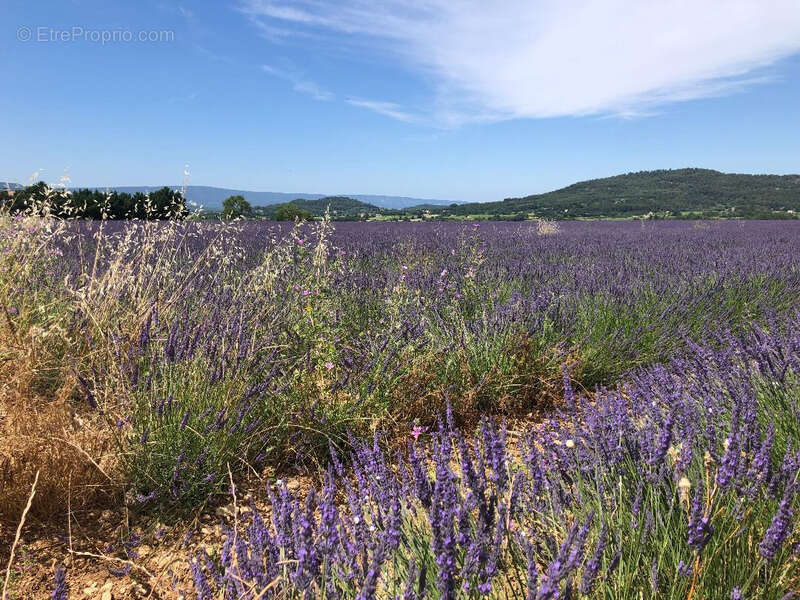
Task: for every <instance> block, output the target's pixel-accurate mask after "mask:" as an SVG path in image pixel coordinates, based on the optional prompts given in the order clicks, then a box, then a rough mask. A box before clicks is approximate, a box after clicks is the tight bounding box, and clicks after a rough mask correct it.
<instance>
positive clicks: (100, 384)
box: [0, 216, 800, 599]
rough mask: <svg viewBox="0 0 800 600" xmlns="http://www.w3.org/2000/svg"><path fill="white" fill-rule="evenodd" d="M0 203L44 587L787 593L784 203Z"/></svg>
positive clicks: (791, 504)
mask: <svg viewBox="0 0 800 600" xmlns="http://www.w3.org/2000/svg"><path fill="white" fill-rule="evenodd" d="M0 225H1V226H0V302H2V309H3V315H0V380H1V381H2V388H0V394H2V398H0V400H2V410H3V417H2V419H0V432H1V433H2V434H3V439H4V443H3V447H2V448H0V486H2V487H0V517H2V520H3V521H4V522H7V523H11V524H12V525H11V526H10V527H9V528H7V529H5V530H2V532H3V533H5V534H10V535H11V537H13V528H14V527H15V526H16V522H17V521H18V520H19V515H20V513H21V512H22V511H23V508H24V506H25V504H26V502H27V500H28V498H29V492H30V489H31V482H33V481H34V477H35V476H38V482H37V486H38V492H37V494H36V496H35V497H34V500H33V503H32V507H31V511H30V517H29V519H35V520H36V522H37V523H39V524H41V527H45V525H46V524H48V523H50V524H51V525H46V527H45V530H46V531H47V532H48V534H47V535H50V536H51V537H52V535H56V536H61V537H59V538H58V539H60V540H61V541H60V542H59V543H58V544H56V547H55V549H51V552H52V553H53V555H54V556H56V557H57V560H55V561H54V563H55V577H56V584H55V590H53V586H54V583H53V577H54V575H53V569H52V568H50V567H49V566H48V568H47V574H46V577H47V579H46V581H44V580H41V581H34V583H30V584H29V585H30V586H32V587H30V588H29V589H33V590H37V591H38V593H40V594H41V596H42V597H44V596H46V595H47V594H50V592H51V590H52V594H53V595H52V597H53V598H67V597H73V596H74V597H83V596H80V595H75V594H74V592H75V590H76V589H77V587H79V586H77V585H76V584H75V583H72V582H73V581H77V579H78V578H79V577H80V574H79V572H80V570H81V569H84V570H85V569H86V568H87V567H86V564H87V563H88V562H91V561H90V560H89V558H87V557H82V558H80V559H79V560H78V559H77V555H76V554H75V550H74V548H73V546H72V544H73V541H72V537H71V536H72V532H71V531H70V532H67V531H65V529H66V523H72V520H71V519H72V517H68V518H67V517H65V516H64V514H65V511H69V512H70V514H72V513H73V512H74V513H75V515H77V516H76V517H75V522H76V523H77V522H78V520H79V519H80V518H84V519H85V520H86V519H89V517H81V515H84V516H85V515H91V514H93V513H92V511H96V510H109V511H111V512H112V513H113V514H119V515H123V514H124V515H125V516H124V518H123V517H122V516H121V517H120V519H119V520H120V522H123V521H124V526H121V529H119V531H122V532H123V533H120V534H119V535H117V538H118V539H117V540H116V541H115V542H114V543H110V544H109V543H107V540H103V543H102V544H101V543H100V541H99V539H98V540H94V541H93V540H92V539H89V538H88V537H87V538H86V539H84V540H83V541H82V543H83V544H84V546H83V547H84V548H86V549H87V550H86V551H88V552H90V553H92V554H95V555H98V556H103V557H105V558H106V560H105V562H103V561H102V560H95V562H94V563H93V564H95V567H93V568H98V567H97V564H100V565H102V568H106V567H108V573H109V575H110V576H112V577H114V578H117V577H118V578H119V580H120V581H122V580H128V579H134V580H135V581H137V582H139V584H140V586H141V587H143V588H144V589H145V591H146V592H147V593H150V594H153V596H152V597H164V598H167V597H179V596H183V597H197V598H200V599H212V598H214V599H216V598H226V599H227V598H250V599H261V598H273V597H274V598H364V599H366V598H476V597H493V598H531V599H545V598H607V599H611V598H631V599H633V598H687V599H688V598H695V599H700V598H721V599H722V598H733V599H735V598H775V599H782V598H789V597H792V593H794V592H797V593H798V594H800V570H799V569H798V564H799V563H798V552H800V535H798V532H797V531H796V529H797V528H796V521H797V518H796V512H797V508H798V504H799V503H800V499H799V496H798V491H800V490H798V485H800V479H799V476H800V444H799V443H798V442H800V420H799V419H800V312H798V309H799V308H800V303H798V299H799V298H800V261H798V257H800V223H798V222H796V221H785V222H768V221H763V222H744V221H707V222H682V221H669V222H659V221H636V222H630V221H628V222H564V223H559V224H558V225H557V226H556V225H555V224H550V223H538V224H537V223H536V222H521V223H502V222H484V223H480V224H472V223H463V224H462V223H399V222H398V223H358V224H356V223H336V224H335V226H334V225H333V224H330V223H328V222H327V221H324V220H323V221H318V222H313V223H306V224H298V225H291V224H284V225H279V224H275V223H267V222H232V223H212V222H193V221H186V222H164V223H147V222H89V223H87V222H78V221H60V220H55V219H43V218H40V217H32V216H31V217H23V216H16V217H10V216H4V217H0ZM37 473H38V475H37ZM296 478H301V479H302V481H304V482H306V483H304V484H303V485H301V486H298V485H293V484H292V482H293V481H294V480H295V479H296ZM67 506H68V507H69V508H68V509H67V508H66V507H67ZM220 507H223V508H224V509H225V510H222V511H221V510H220ZM229 507H230V508H229ZM207 514H210V515H213V518H214V520H215V522H217V523H216V526H217V528H218V532H219V535H218V536H217V537H216V538H214V539H213V540H212V541H209V539H208V538H207V537H206V538H205V539H204V540H203V541H202V543H195V541H193V536H199V535H200V534H199V533H198V532H197V531H196V530H197V529H198V528H199V526H198V523H202V522H207V521H203V519H202V518H200V515H207ZM198 519H199V520H198ZM156 522H158V526H155V525H154V526H152V527H151V526H149V525H146V524H148V523H156ZM179 530H180V531H181V535H180V536H178V537H180V540H178V541H176V542H175V543H174V544H172V546H170V552H171V553H172V555H173V556H175V557H177V558H176V559H175V560H173V561H172V562H170V566H169V568H161V569H160V570H159V569H157V567H156V566H154V564H155V563H154V562H153V560H155V559H154V558H153V554H152V552H151V554H150V555H149V558H148V557H145V556H144V555H142V554H140V552H139V551H138V550H137V548H138V547H139V546H141V545H142V544H143V543H146V544H147V545H148V547H154V546H157V545H158V543H159V540H161V539H162V538H163V539H171V538H170V535H171V532H172V533H174V532H177V531H179ZM53 531H55V532H56V533H55V534H53ZM183 532H186V535H183ZM67 536H69V537H67ZM173 538H175V539H177V538H176V537H175V535H173ZM26 539H28V538H26ZM143 540H144V541H143ZM75 543H78V542H75ZM59 553H60V554H59ZM12 558H13V557H12ZM12 562H13V561H12ZM51 564H52V563H51ZM157 570H158V571H159V572H156V571H157ZM36 576H39V577H40V579H42V578H43V577H44V576H42V575H41V572H39V575H36ZM36 576H34V575H30V576H29V579H31V578H32V579H35V577H36ZM20 578H22V579H24V578H25V576H24V575H23V574H22V572H20ZM115 581H116V579H115ZM36 586H39V587H36ZM45 587H46V588H47V591H46V592H45V591H44V590H45ZM70 591H72V592H73V595H68V594H69V593H70ZM131 594H133V592H131ZM34 596H36V594H34ZM132 597H133V596H132Z"/></svg>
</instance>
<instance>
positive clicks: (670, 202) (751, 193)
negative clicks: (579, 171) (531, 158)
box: [434, 169, 800, 219]
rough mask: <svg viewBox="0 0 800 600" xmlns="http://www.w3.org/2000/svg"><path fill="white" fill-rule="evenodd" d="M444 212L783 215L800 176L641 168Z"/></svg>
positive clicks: (799, 202)
mask: <svg viewBox="0 0 800 600" xmlns="http://www.w3.org/2000/svg"><path fill="white" fill-rule="evenodd" d="M434 212H435V213H436V214H438V215H441V216H462V217H463V216H467V215H473V216H477V215H480V216H485V217H494V218H501V217H504V218H514V217H516V218H522V217H523V216H531V215H534V216H536V217H541V218H548V219H565V218H566V219H574V218H625V217H634V216H643V215H647V214H653V215H654V216H660V217H665V218H698V217H741V218H781V217H792V216H795V215H796V214H798V213H800V175H741V174H733V173H721V172H719V171H713V170H710V169H673V170H659V171H640V172H637V173H627V174H624V175H616V176H614V177H606V178H603V179H591V180H588V181H582V182H580V183H575V184H573V185H570V186H568V187H565V188H562V189H559V190H555V191H553V192H547V193H544V194H534V195H531V196H525V197H522V198H506V199H505V200H503V201H501V202H480V203H468V204H461V205H458V206H455V207H452V206H450V207H447V208H442V209H435V210H434Z"/></svg>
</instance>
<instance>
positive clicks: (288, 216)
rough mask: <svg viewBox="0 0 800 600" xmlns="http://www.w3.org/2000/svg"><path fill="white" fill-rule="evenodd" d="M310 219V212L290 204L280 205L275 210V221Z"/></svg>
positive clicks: (311, 216)
mask: <svg viewBox="0 0 800 600" xmlns="http://www.w3.org/2000/svg"><path fill="white" fill-rule="evenodd" d="M312 218H313V215H312V214H311V213H310V212H308V211H307V210H305V209H303V208H300V207H299V206H297V205H296V204H292V203H291V202H289V203H287V204H282V205H281V206H279V207H278V208H277V209H276V210H275V220H276V221H294V220H295V219H299V220H300V221H309V220H311V219H312Z"/></svg>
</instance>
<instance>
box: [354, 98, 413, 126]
mask: <svg viewBox="0 0 800 600" xmlns="http://www.w3.org/2000/svg"><path fill="white" fill-rule="evenodd" d="M347 103H348V104H351V105H353V106H357V107H359V108H366V109H367V110H371V111H373V112H376V113H378V114H379V115H383V116H384V117H389V118H390V119H396V120H398V121H404V122H405V123H416V122H418V121H419V120H420V118H419V117H418V116H416V115H412V114H411V113H409V112H406V111H405V110H403V107H402V106H400V105H399V104H395V103H394V102H380V101H377V100H361V99H359V98H348V99H347Z"/></svg>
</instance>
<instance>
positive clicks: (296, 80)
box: [261, 65, 335, 102]
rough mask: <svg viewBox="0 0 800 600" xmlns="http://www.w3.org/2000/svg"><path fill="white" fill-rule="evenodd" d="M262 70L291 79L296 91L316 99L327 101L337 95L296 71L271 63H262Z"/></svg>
mask: <svg viewBox="0 0 800 600" xmlns="http://www.w3.org/2000/svg"><path fill="white" fill-rule="evenodd" d="M261 70H262V71H263V72H264V73H269V74H270V75H274V76H275V77H279V78H281V79H285V80H287V81H290V82H291V83H292V89H293V90H294V91H295V92H299V93H301V94H307V95H309V96H311V97H312V98H314V100H321V101H323V102H325V101H328V100H333V99H334V97H335V96H334V95H333V94H332V93H331V92H329V91H327V90H324V89H322V88H321V87H320V86H318V85H317V84H316V83H314V82H313V81H310V80H308V79H305V78H304V77H301V76H300V75H298V74H296V73H293V72H289V71H284V70H283V69H277V68H275V67H272V66H270V65H261Z"/></svg>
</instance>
